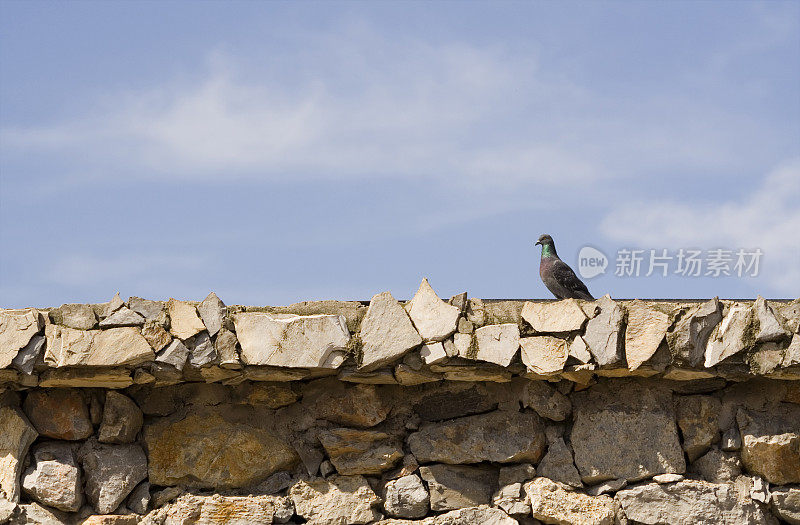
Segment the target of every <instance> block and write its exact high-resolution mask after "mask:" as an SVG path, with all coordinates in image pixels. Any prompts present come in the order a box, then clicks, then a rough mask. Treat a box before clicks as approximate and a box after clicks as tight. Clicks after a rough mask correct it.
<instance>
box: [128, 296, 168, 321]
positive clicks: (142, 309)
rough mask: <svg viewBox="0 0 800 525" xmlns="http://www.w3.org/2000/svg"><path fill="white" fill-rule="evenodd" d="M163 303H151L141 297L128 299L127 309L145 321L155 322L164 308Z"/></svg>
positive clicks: (164, 304)
mask: <svg viewBox="0 0 800 525" xmlns="http://www.w3.org/2000/svg"><path fill="white" fill-rule="evenodd" d="M166 304H167V303H165V302H164V301H151V300H150V299H142V298H141V297H129V298H128V308H130V309H131V310H133V311H134V312H136V313H137V314H139V315H141V316H142V317H144V318H145V319H146V320H147V321H153V320H156V319H157V318H158V317H159V316H160V315H161V312H163V311H164V308H165V307H166Z"/></svg>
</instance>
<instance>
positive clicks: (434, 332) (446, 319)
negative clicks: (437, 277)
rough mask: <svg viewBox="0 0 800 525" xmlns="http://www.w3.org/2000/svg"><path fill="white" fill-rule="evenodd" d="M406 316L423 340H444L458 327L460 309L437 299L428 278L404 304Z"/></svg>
mask: <svg viewBox="0 0 800 525" xmlns="http://www.w3.org/2000/svg"><path fill="white" fill-rule="evenodd" d="M405 309H406V312H408V316H409V317H411V321H412V322H413V323H414V327H416V329H417V332H419V335H420V336H422V339H423V340H424V341H425V342H429V341H444V340H445V339H447V338H448V337H449V336H450V335H451V334H452V333H454V332H455V331H456V328H457V327H458V317H459V315H460V313H461V312H460V310H459V309H458V308H456V307H455V306H452V305H449V304H447V303H446V302H444V301H442V300H441V299H439V296H438V295H436V292H435V291H433V288H432V287H431V285H430V283H428V279H423V280H422V283H421V284H420V286H419V290H417V293H416V294H414V297H413V298H412V299H411V300H410V301H409V302H408V304H406V306H405Z"/></svg>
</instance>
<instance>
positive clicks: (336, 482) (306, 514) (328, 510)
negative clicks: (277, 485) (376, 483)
mask: <svg viewBox="0 0 800 525" xmlns="http://www.w3.org/2000/svg"><path fill="white" fill-rule="evenodd" d="M289 497H290V498H291V499H292V501H293V502H294V507H295V511H296V512H297V515H298V516H301V517H303V518H304V519H305V520H306V522H307V523H312V524H319V525H350V524H353V525H359V524H366V523H371V522H373V521H376V520H377V519H379V517H380V514H379V513H378V512H377V510H376V509H375V506H376V505H377V504H378V501H379V500H378V496H377V494H375V492H374V491H373V490H372V488H371V487H370V486H369V483H368V482H367V480H366V479H365V478H364V477H363V476H332V477H331V478H329V479H316V480H311V481H302V480H301V481H298V482H297V483H295V484H294V485H292V486H291V488H289Z"/></svg>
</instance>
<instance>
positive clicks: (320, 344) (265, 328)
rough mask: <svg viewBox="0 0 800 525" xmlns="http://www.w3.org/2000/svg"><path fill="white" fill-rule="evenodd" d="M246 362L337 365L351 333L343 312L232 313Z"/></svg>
mask: <svg viewBox="0 0 800 525" xmlns="http://www.w3.org/2000/svg"><path fill="white" fill-rule="evenodd" d="M233 321H234V324H235V325H236V336H237V338H238V339H239V344H240V345H241V347H242V355H241V359H242V362H243V363H244V364H246V365H273V366H283V367H289V368H304V367H305V368H338V367H339V366H340V365H341V364H342V363H343V362H344V359H345V354H346V349H347V345H348V343H349V342H350V332H348V330H347V325H346V320H345V317H344V316H342V315H326V314H320V315H309V316H297V315H286V316H284V317H282V318H278V317H273V315H271V314H267V313H258V312H245V313H237V314H235V315H234V316H233Z"/></svg>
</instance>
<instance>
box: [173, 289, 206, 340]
mask: <svg viewBox="0 0 800 525" xmlns="http://www.w3.org/2000/svg"><path fill="white" fill-rule="evenodd" d="M167 313H168V314H169V324H170V326H169V331H170V333H171V334H172V335H174V336H175V337H177V338H178V339H181V340H183V341H185V340H186V339H189V338H190V337H193V336H195V335H197V334H199V333H200V332H202V331H203V330H205V329H206V325H204V324H203V321H202V320H201V319H200V316H198V315H197V309H196V308H195V307H194V306H192V305H191V304H189V303H187V302H185V301H179V300H177V299H170V300H169V301H167Z"/></svg>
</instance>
